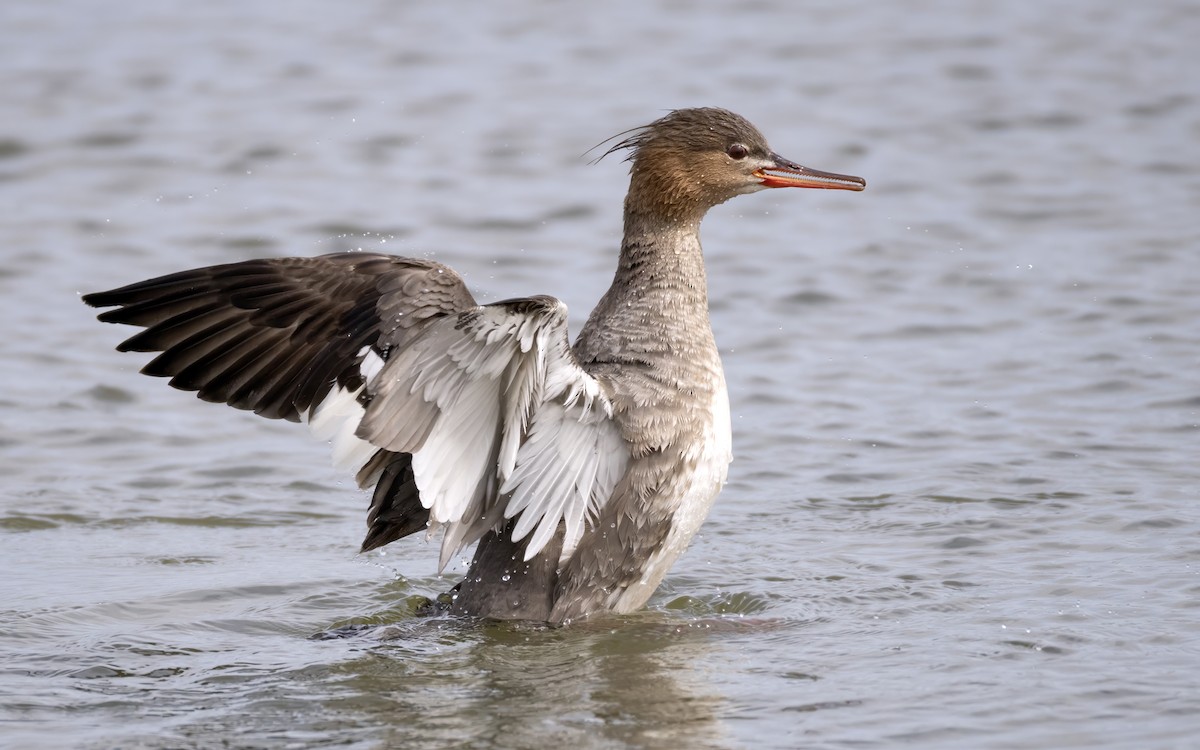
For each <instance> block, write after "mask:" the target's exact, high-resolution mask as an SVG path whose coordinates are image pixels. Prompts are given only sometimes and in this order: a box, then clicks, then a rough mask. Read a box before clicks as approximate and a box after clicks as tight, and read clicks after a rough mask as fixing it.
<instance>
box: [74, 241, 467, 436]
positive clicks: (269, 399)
mask: <svg viewBox="0 0 1200 750" xmlns="http://www.w3.org/2000/svg"><path fill="white" fill-rule="evenodd" d="M83 301H84V302H86V303H87V304H89V305H92V306H93V307H114V306H115V307H116V309H114V310H108V311H106V312H104V313H102V314H101V315H100V316H99V317H100V320H103V321H105V322H108V323H126V324H129V325H136V326H144V327H145V328H146V330H145V331H142V332H141V333H139V334H137V335H135V336H132V337H130V338H129V339H127V340H126V341H125V342H124V343H122V344H121V345H120V346H119V347H118V349H120V350H121V351H142V352H162V353H161V354H160V355H159V356H158V357H156V358H155V359H154V360H152V361H151V362H150V363H149V364H147V365H146V366H145V368H143V370H142V372H144V373H145V374H147V375H153V376H158V377H169V378H171V385H172V386H175V387H176V388H179V389H181V390H186V391H196V392H197V395H198V396H199V397H200V398H202V399H204V400H205V401H215V402H219V403H227V404H229V405H230V406H234V407H237V408H239V409H247V410H251V411H254V412H256V413H258V414H261V415H262V416H265V417H269V418H272V419H287V420H291V421H293V422H297V421H299V420H300V416H301V414H303V413H304V412H306V411H308V410H309V409H311V408H312V407H313V406H314V405H315V404H319V403H320V402H321V400H322V399H323V398H324V397H325V396H326V395H328V393H329V391H330V389H331V388H332V387H333V386H334V385H335V384H337V385H342V386H350V387H352V388H353V387H357V385H358V384H359V383H358V382H356V380H357V379H358V378H359V374H358V365H359V363H360V362H361V360H362V356H361V355H360V354H359V352H360V351H361V350H362V348H363V347H364V346H368V345H370V346H376V347H377V348H379V349H380V350H381V351H385V352H386V350H387V349H389V348H391V347H393V346H397V345H402V343H403V342H404V341H405V340H407V338H408V336H409V335H411V333H412V332H413V329H414V328H415V327H417V326H419V325H420V324H421V323H423V322H424V321H426V320H428V319H429V318H431V317H435V316H438V315H445V314H447V313H453V312H459V311H461V310H465V309H468V308H471V307H474V306H475V300H474V298H472V296H471V294H470V292H469V291H467V288H466V286H465V285H464V284H463V282H462V279H461V278H460V277H459V276H458V274H456V273H455V272H454V271H453V270H451V269H449V268H447V267H445V266H442V265H441V264H438V263H433V262H431V261H422V260H414V259H410V258H396V257H393V256H388V255H374V254H367V253H338V254H334V255H324V256H319V257H316V258H271V259H264V260H251V261H244V262H241V263H230V264H227V265H220V266H210V267H208V268H199V269H195V270H191V271H183V272H181V273H176V274H171V275H169V276H162V277H159V278H156V279H150V280H148V281H142V282H138V283H136V284H130V285H129V286H125V287H121V288H120V289H114V290H112V291H108V292H97V293H95V294H88V295H85V296H84V298H83ZM359 382H361V381H359Z"/></svg>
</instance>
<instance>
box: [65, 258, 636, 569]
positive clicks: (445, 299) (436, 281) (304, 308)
mask: <svg viewBox="0 0 1200 750" xmlns="http://www.w3.org/2000/svg"><path fill="white" fill-rule="evenodd" d="M84 301H85V302H87V303H88V304H91V305H94V306H97V307H106V306H114V305H115V306H118V308H117V309H115V310H110V311H107V312H105V313H103V314H101V316H100V319H101V320H104V321H108V322H117V323H130V324H133V325H141V326H145V327H146V328H147V330H146V331H143V332H142V333H140V334H138V335H136V336H134V337H132V338H130V339H129V340H127V341H126V342H124V343H123V344H122V345H121V346H120V347H119V348H120V349H121V350H122V351H158V352H162V354H160V355H159V356H158V357H157V358H155V359H154V360H153V361H151V362H150V363H149V364H148V365H146V367H145V368H143V372H145V373H146V374H150V375H159V376H166V377H170V378H171V384H172V385H174V386H175V387H178V388H182V389H184V390H193V391H197V392H198V395H199V396H200V397H201V398H203V399H206V400H210V401H218V402H224V403H228V404H230V405H231V406H235V407H237V408H242V409H251V410H253V411H255V412H256V413H259V414H262V415H263V416H267V417H273V418H284V419H291V420H294V421H298V420H300V419H301V418H307V419H308V421H309V423H310V426H311V427H312V429H313V431H314V433H315V434H316V435H318V436H319V437H322V438H324V439H329V440H331V441H332V444H333V449H334V459H335V462H337V463H338V464H339V465H342V466H344V467H346V468H349V469H353V470H355V471H356V472H357V477H358V481H359V483H360V485H362V486H367V485H370V484H374V485H375V492H374V495H373V497H372V502H371V509H370V512H369V514H368V525H369V532H368V535H367V539H366V541H364V543H363V549H371V548H373V547H377V546H380V545H382V544H387V543H388V542H390V541H393V540H395V539H398V538H400V537H402V536H405V535H407V534H409V533H412V532H414V531H416V530H418V529H420V528H425V527H426V526H428V527H429V528H430V531H432V530H433V529H435V528H437V527H438V526H440V525H445V527H446V535H445V538H444V540H443V544H442V555H441V563H442V565H443V566H444V565H445V563H446V562H447V561H448V559H449V558H450V557H451V556H452V555H453V554H454V553H455V552H456V551H457V550H459V549H461V548H462V547H463V546H465V545H467V544H470V543H472V542H474V541H476V540H477V539H479V538H480V537H481V536H483V534H485V533H486V532H487V531H488V530H489V529H491V528H496V527H498V526H500V525H502V524H503V523H504V522H505V521H506V520H507V519H513V518H515V519H517V522H516V524H515V529H514V539H516V540H522V539H527V541H526V542H525V559H527V560H528V559H530V558H532V557H533V556H534V555H536V554H537V553H538V552H540V551H541V550H542V549H543V548H544V547H545V545H546V544H547V542H549V540H550V539H551V538H553V537H554V535H555V534H557V533H559V531H560V530H561V532H562V533H563V535H564V544H563V552H562V556H561V557H562V559H566V558H568V557H570V555H571V553H572V551H573V550H574V548H575V546H576V543H577V542H578V540H579V539H580V537H581V536H582V534H583V530H584V527H585V524H586V523H587V521H588V519H589V518H594V517H595V514H596V513H597V512H598V510H599V508H600V507H601V506H602V505H603V504H604V503H605V502H606V501H607V499H608V497H609V495H610V494H611V491H612V488H613V487H614V486H615V484H616V483H617V481H618V480H619V479H620V477H621V475H622V474H623V473H624V471H625V468H626V466H627V464H628V460H629V454H628V449H627V447H626V446H625V443H624V441H623V440H622V438H621V435H620V432H619V430H618V429H617V427H616V425H615V424H614V423H613V421H612V405H611V403H610V402H609V400H608V397H607V396H606V394H605V392H604V388H603V386H602V384H601V383H600V382H598V381H597V380H595V379H594V378H593V377H591V376H590V375H589V374H587V373H586V372H584V370H583V369H582V368H581V367H580V366H579V363H578V362H577V361H576V359H575V357H574V355H573V354H572V352H571V350H570V347H569V344H568V337H567V325H566V308H565V306H564V305H563V304H562V303H561V302H559V301H558V300H556V299H553V298H550V297H533V298H528V299H518V300H509V301H506V302H498V303H495V304H491V305H484V306H479V305H476V304H475V301H474V299H473V298H472V297H471V295H470V293H469V292H468V291H467V289H466V287H465V285H464V284H463V283H462V280H461V279H460V278H459V276H458V275H457V274H455V273H454V272H453V271H452V270H450V269H449V268H446V267H445V266H442V265H440V264H437V263H432V262H429V261H422V260H412V259H404V258H395V257H392V256H386V255H371V254H362V253H343V254H337V255H328V256H322V257H318V258H285V259H271V260H257V261H247V262H244V263H234V264H228V265H224V266H214V267H211V268H204V269H197V270H193V271H185V272H183V273H179V274H174V275H171V276H165V277H162V278H159V279H152V280H149V281H145V282H140V283H138V284H132V285H130V286H127V287H123V288H121V289H117V290H114V291H111V292H101V293H97V294H91V295H87V296H85V297H84Z"/></svg>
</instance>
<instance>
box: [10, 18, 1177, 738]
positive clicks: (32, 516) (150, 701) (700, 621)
mask: <svg viewBox="0 0 1200 750" xmlns="http://www.w3.org/2000/svg"><path fill="white" fill-rule="evenodd" d="M1197 38H1200V10H1198V9H1197V6H1196V4H1195V3H1190V2H1182V1H1180V2H1158V3H1136V4H1131V3H1125V4H1116V3H1109V4H1103V5H1102V4H1099V3H1090V2H1085V1H1084V0H1077V1H1072V0H1052V1H1051V2H1045V3H1037V4H1035V3H1023V4H1014V3H1009V4H997V3H984V2H955V3H951V2H935V1H934V0H921V1H919V2H912V3H903V4H899V3H897V4H890V5H888V4H882V3H870V4H868V3H853V2H851V3H845V2H837V3H835V2H811V3H792V2H783V0H779V1H778V2H773V1H772V0H764V1H762V2H753V3H744V4H732V3H715V2H713V3H687V4H684V3H673V2H662V3H638V2H611V3H597V4H592V5H591V6H588V7H584V6H582V5H572V6H567V5H565V4H556V3H549V2H536V1H534V0H525V1H524V2H511V3H494V4H488V5H484V4H478V6H477V7H472V8H470V9H468V8H464V7H457V6H454V5H452V4H449V3H441V4H437V3H391V2H382V1H379V2H362V3H314V2H300V3H291V4H288V5H287V6H286V8H285V7H284V6H282V5H279V4H266V3H252V2H251V3H247V2H228V1H226V0H215V1H214V2H205V3H188V4H185V3H162V2H149V1H145V2H126V3H104V4H100V3H89V2H80V1H79V0H64V1H63V2H56V3H43V2H34V1H33V0H12V1H10V2H7V3H5V4H4V6H3V8H0V63H2V64H0V87H2V89H3V91H4V96H3V97H2V98H0V113H2V115H3V116H2V117H0V214H2V219H3V220H2V222H0V233H2V235H0V248H2V249H0V253H2V255H0V258H2V261H3V262H2V263H0V315H2V316H3V323H4V325H3V332H2V333H0V344H2V346H3V349H2V351H0V353H2V355H3V356H2V357H0V385H2V386H3V387H2V389H0V427H2V431H0V474H2V475H3V477H4V484H3V487H4V491H3V496H2V498H0V502H2V506H0V539H2V546H0V564H2V566H3V571H4V575H3V577H2V578H0V745H4V746H10V747H21V748H36V747H47V748H52V747H72V748H102V747H103V748H107V747H117V746H120V747H125V748H137V747H147V748H150V747H199V748H209V747H321V746H328V745H337V746H340V747H361V748H373V747H386V746H391V747H413V748H443V747H497V748H501V747H503V748H528V747H549V746H565V745H569V746H571V747H575V748H581V749H582V748H620V747H661V748H679V747H689V748H692V747H695V748H737V747H751V746H753V747H765V748H798V747H826V748H850V747H853V748H864V747H879V748H892V747H899V746H906V747H908V746H911V747H922V748H962V747H975V748H1016V747H1021V748H1029V747H1039V748H1051V747H1053V748H1067V747H1078V748H1097V747H1109V748H1133V747H1137V748H1174V747H1179V748H1182V747H1189V746H1192V744H1193V743H1194V742H1195V737H1196V736H1197V734H1198V733H1200V719H1198V718H1197V717H1198V716H1200V677H1198V676H1197V675H1198V674H1200V607H1198V606H1197V605H1198V602H1200V511H1198V510H1197V500H1198V499H1200V497H1198V496H1200V221H1198V220H1197V216H1200V148H1198V146H1197V144H1198V143H1200V101H1198V94H1197V90H1196V86H1195V80H1194V79H1195V76H1194V74H1193V73H1194V69H1195V67H1196V64H1197V62H1198V59H1197V53H1196V51H1195V40H1196V39H1197ZM692 105H720V106H725V107H728V108H730V109H734V110H736V111H739V112H741V113H743V114H745V115H746V116H748V117H749V118H750V119H751V120H753V121H754V122H755V123H756V124H757V125H759V126H760V128H761V129H762V130H763V131H764V132H765V133H766V134H767V135H768V137H769V138H770V139H771V141H772V145H773V146H774V147H775V148H776V149H777V150H778V151H779V152H781V153H783V154H785V155H787V156H789V157H791V158H793V159H796V160H798V161H800V162H802V163H806V164H810V165H811V166H814V167H818V168H823V169H830V170H836V171H842V172H850V173H855V174H861V175H863V176H865V177H866V178H867V180H868V182H869V185H870V187H869V188H868V190H867V191H866V192H864V193H861V194H851V193H841V192H830V193H824V192H817V191H771V192H769V193H765V194H759V195H755V196H751V197H747V198H740V199H737V200H736V201H734V202H732V203H730V204H728V205H726V206H722V207H720V208H718V209H716V210H715V211H714V212H713V213H712V215H710V217H709V219H708V220H707V221H706V223H705V232H704V240H705V246H706V251H707V255H708V261H709V272H710V285H711V296H712V300H713V302H712V308H713V318H714V325H715V327H716V329H717V337H718V341H719V342H720V344H721V346H722V350H723V354H724V358H725V363H726V369H727V372H728V379H729V385H730V392H731V399H732V408H733V414H734V430H735V435H734V443H735V453H736V456H737V459H736V461H735V463H734V466H733V469H732V474H731V478H730V483H729V485H728V486H727V488H726V490H725V492H724V494H723V495H722V498H721V500H720V502H719V503H718V505H717V506H716V508H715V510H714V512H713V514H712V516H711V517H710V519H709V522H708V523H707V525H706V526H705V527H704V529H703V531H702V532H701V535H700V536H699V537H698V538H697V540H696V541H695V542H694V544H693V546H692V549H691V550H690V552H689V553H688V554H687V555H686V556H685V557H684V558H682V559H681V560H680V561H679V563H678V564H677V565H676V566H675V569H674V571H673V572H672V574H671V575H670V576H669V577H668V578H667V581H666V584H665V585H664V587H663V588H662V590H660V591H659V593H658V594H657V595H656V596H655V597H654V599H652V600H651V603H650V605H649V607H648V608H647V610H646V611H645V612H642V613H638V614H636V615H633V616H629V617H623V618H613V619H606V620H600V621H597V622H593V623H585V624H583V625H581V626H577V627H570V628H567V629H563V630H557V631H549V630H540V629H534V628H528V627H525V628H522V627H514V626H492V627H480V626H470V625H467V624H464V623H461V622H456V621H453V620H441V619H436V618H434V619H429V618H422V617H418V616H416V614H415V610H416V607H417V606H418V603H419V601H420V598H421V597H423V596H429V595H435V594H436V593H438V592H439V591H442V590H445V589H446V588H448V587H449V586H450V585H452V584H453V583H454V581H455V576H456V575H459V574H461V572H462V570H463V567H464V566H463V564H462V562H459V563H457V564H456V565H455V567H454V570H452V571H448V572H447V574H446V575H445V576H444V577H438V576H437V575H436V574H435V570H434V569H435V558H436V553H435V551H434V550H433V549H432V548H431V546H430V545H427V544H424V543H421V542H419V541H417V542H409V543H402V544H397V545H393V546H392V547H390V548H387V549H386V554H382V553H376V554H370V555H363V556H356V555H355V554H354V551H355V549H356V548H357V545H358V542H359V541H360V535H361V533H362V531H363V514H364V510H365V507H366V502H367V498H366V496H365V495H363V494H362V493H360V492H359V491H357V490H356V489H354V488H353V486H352V483H351V482H348V481H346V480H345V479H344V478H343V477H341V476H340V475H338V474H337V473H336V472H334V471H333V470H332V469H331V468H329V467H328V460H327V456H326V447H325V446H323V445H320V444H318V443H314V442H312V441H310V440H309V439H308V438H307V435H306V434H305V433H304V431H303V430H302V429H300V428H298V427H297V426H296V425H291V424H277V423H273V422H268V421H265V420H261V419H258V418H256V417H254V416H253V415H248V414H244V413H240V412H235V411H234V410H232V409H228V408H224V407H216V406H213V405H210V404H204V403H200V402H199V401H197V400H196V399H194V398H193V397H192V396H191V395H189V394H184V393H180V392H177V391H173V390H171V389H169V388H167V387H166V386H165V384H164V383H162V382H161V381H154V380H150V379H148V378H144V377H142V376H140V375H138V374H136V373H137V369H138V368H139V367H140V366H141V364H143V363H144V361H145V358H144V357H142V356H139V355H132V354H118V353H116V352H115V351H113V347H114V345H115V344H116V343H117V342H118V341H119V340H121V339H122V338H123V337H124V336H125V335H127V334H128V331H122V330H119V329H118V328H117V327H113V326H105V325H101V324H99V323H97V322H96V321H95V319H94V317H93V312H94V311H91V310H88V309H86V308H85V307H84V306H83V305H82V304H80V303H79V301H78V295H79V293H81V292H85V291H94V290H98V289H106V288H110V287H112V286H116V285H120V284H124V283H127V282H130V281H133V280H137V279H141V278H146V277H149V276H152V275H158V274H161V273H167V272H170V271H176V270H180V269H183V268H187V267H192V266H198V265H206V264H211V263H220V262H227V261H234V260H239V259H244V258H248V257H256V256H273V255H285V254H301V255H312V254H317V253H322V252H329V251H333V250H340V249H348V248H355V247H362V248H366V249H374V250H379V249H382V250H385V251H389V252H395V253H397V254H408V255H419V256H429V257H435V258H437V259H439V260H441V261H444V262H447V263H450V264H452V265H453V266H455V267H456V268H458V269H459V270H460V271H461V272H462V273H463V275H464V276H465V277H466V278H467V281H468V283H469V284H470V285H471V286H472V288H473V289H475V290H476V291H477V293H478V296H479V297H480V298H481V299H485V300H493V299H499V298H503V297H509V296H517V295H525V294H531V293H542V292H544V293H552V294H556V295H558V296H559V297H561V298H562V299H563V300H564V301H565V302H567V304H568V305H570V306H571V309H572V311H573V321H574V323H573V325H574V327H575V328H576V330H577V329H578V326H579V325H580V324H581V323H582V322H583V320H584V318H585V316H586V311H587V310H589V309H590V307H591V305H592V304H593V303H594V302H595V300H596V299H597V298H598V297H599V295H600V294H601V292H602V291H603V289H604V287H605V285H606V284H607V282H608V281H609V279H610V278H611V273H612V269H613V266H614V262H615V259H614V253H615V247H616V243H617V237H618V234H619V231H620V205H621V198H622V194H623V190H624V187H625V165H623V164H621V163H620V162H619V161H617V160H612V159H610V160H605V161H602V162H600V163H599V164H597V165H595V166H589V165H588V164H587V162H588V160H589V158H590V157H588V156H583V155H582V154H583V152H584V151H585V150H586V149H588V148H589V147H590V146H592V145H593V144H595V143H597V142H598V141H600V140H601V139H603V138H605V137H607V136H610V135H612V134H613V133H616V132H618V131H621V130H624V129H626V128H629V127H632V126H634V125H638V124H641V123H644V122H647V121H649V120H650V119H653V118H654V117H657V116H659V115H660V114H661V113H662V112H663V110H665V109H666V108H670V107H679V106H692Z"/></svg>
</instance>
